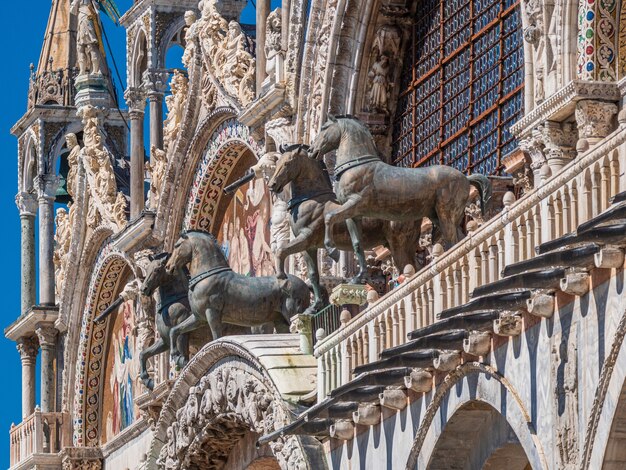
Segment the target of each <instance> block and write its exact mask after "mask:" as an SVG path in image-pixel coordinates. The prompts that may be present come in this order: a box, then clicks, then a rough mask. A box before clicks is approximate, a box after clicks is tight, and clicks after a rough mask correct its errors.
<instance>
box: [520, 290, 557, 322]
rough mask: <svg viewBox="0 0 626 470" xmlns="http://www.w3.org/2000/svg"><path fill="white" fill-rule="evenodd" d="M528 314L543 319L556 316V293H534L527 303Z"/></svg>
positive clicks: (542, 291)
mask: <svg viewBox="0 0 626 470" xmlns="http://www.w3.org/2000/svg"><path fill="white" fill-rule="evenodd" d="M526 308H527V309H528V313H530V314H531V315H535V316H537V317H541V318H551V317H552V315H553V314H554V293H553V292H549V291H544V290H541V291H537V292H534V293H533V295H532V297H531V298H530V299H528V300H527V301H526Z"/></svg>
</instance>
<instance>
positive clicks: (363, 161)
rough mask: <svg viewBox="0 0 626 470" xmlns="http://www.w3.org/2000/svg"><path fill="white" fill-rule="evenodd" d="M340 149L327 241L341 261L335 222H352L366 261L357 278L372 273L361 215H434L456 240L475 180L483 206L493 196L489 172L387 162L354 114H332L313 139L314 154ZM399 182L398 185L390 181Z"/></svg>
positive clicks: (386, 217) (391, 217)
mask: <svg viewBox="0 0 626 470" xmlns="http://www.w3.org/2000/svg"><path fill="white" fill-rule="evenodd" d="M332 150H337V152H336V161H337V164H336V166H335V178H336V179H337V184H336V187H335V189H336V193H337V199H338V201H339V203H340V204H341V206H340V207H337V208H335V209H332V210H330V211H329V212H328V213H326V214H325V215H324V219H325V225H326V230H325V237H324V245H325V246H326V249H327V250H328V253H329V255H330V256H331V257H333V259H335V261H337V260H338V259H339V252H338V250H337V248H336V244H335V240H334V233H333V231H334V226H335V225H336V224H337V223H340V222H343V221H347V220H352V221H351V222H348V230H349V231H350V236H351V239H352V246H353V248H354V251H355V253H356V254H357V257H358V259H359V260H363V262H360V263H359V265H360V271H359V273H358V275H357V277H356V278H355V279H354V280H353V281H359V280H361V279H362V278H363V277H364V276H365V274H366V266H365V263H364V260H365V255H364V253H363V242H362V231H361V219H362V218H363V217H372V218H378V219H384V220H395V221H412V220H421V219H422V218H423V217H428V218H429V219H430V220H431V221H433V223H434V224H435V225H438V226H439V228H440V230H441V233H442V235H443V239H444V242H445V244H446V245H447V246H448V247H450V246H452V245H454V244H455V243H456V242H457V241H458V240H459V238H460V236H461V235H462V232H461V229H460V224H461V221H462V219H463V215H464V212H465V206H466V205H467V203H468V201H469V198H470V185H472V186H475V187H476V188H477V189H478V192H479V194H480V198H481V207H482V211H483V213H484V210H485V206H486V204H487V202H488V201H489V199H490V197H491V182H490V181H489V179H488V178H487V177H486V176H484V175H471V176H465V175H463V173H461V172H460V171H458V170H456V169H454V168H452V167H449V166H440V165H436V166H429V167H426V168H400V167H395V166H392V165H388V164H386V163H384V162H383V161H382V160H381V159H380V158H379V157H378V150H377V149H376V145H375V143H374V139H373V137H372V134H371V133H370V131H369V130H368V129H367V127H366V126H365V125H364V124H362V123H361V122H360V121H358V120H357V119H355V118H352V117H340V118H335V117H331V118H330V119H329V121H328V122H326V123H325V124H324V125H323V126H322V129H321V131H320V133H319V134H318V136H317V137H316V139H315V141H314V142H313V146H312V148H311V149H310V151H309V156H310V157H311V158H314V159H320V158H322V157H323V156H324V155H325V154H326V153H328V152H330V151H332ZM390 182H393V184H390Z"/></svg>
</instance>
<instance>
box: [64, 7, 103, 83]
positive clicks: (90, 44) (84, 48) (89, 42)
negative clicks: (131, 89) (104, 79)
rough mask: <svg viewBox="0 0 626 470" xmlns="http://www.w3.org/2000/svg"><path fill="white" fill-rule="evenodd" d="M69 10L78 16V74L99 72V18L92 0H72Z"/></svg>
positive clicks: (100, 71) (100, 66) (100, 52)
mask: <svg viewBox="0 0 626 470" xmlns="http://www.w3.org/2000/svg"><path fill="white" fill-rule="evenodd" d="M70 11H71V12H72V13H73V14H74V15H77V16H78V36H77V38H76V44H77V46H78V66H79V68H80V75H89V74H101V73H102V63H103V60H102V58H103V54H102V50H101V48H100V38H99V30H100V19H99V17H98V9H97V7H96V6H95V4H94V2H93V0H74V1H73V3H72V6H71V7H70Z"/></svg>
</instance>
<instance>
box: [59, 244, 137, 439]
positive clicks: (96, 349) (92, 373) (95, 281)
mask: <svg viewBox="0 0 626 470" xmlns="http://www.w3.org/2000/svg"><path fill="white" fill-rule="evenodd" d="M93 266H94V269H93V270H92V273H91V279H90V281H89V290H88V293H87V297H86V302H85V303H84V305H85V307H84V310H83V312H82V315H80V318H81V320H80V322H81V325H80V335H79V337H78V338H77V339H78V340H79V342H78V343H70V344H68V349H69V348H71V347H72V345H73V344H79V346H78V353H77V355H76V359H75V360H76V367H75V372H74V377H73V379H70V380H66V381H65V382H66V387H70V386H71V385H70V384H74V390H73V394H71V393H69V390H66V391H65V393H66V395H73V406H72V418H73V424H74V438H73V442H74V445H75V446H77V447H83V446H87V447H94V446H97V445H98V444H99V438H100V432H101V416H100V414H101V413H100V412H101V409H102V402H101V394H102V389H103V381H104V377H103V374H104V367H103V364H104V362H103V361H104V353H105V351H106V339H107V330H108V328H109V324H110V322H111V319H110V317H109V318H108V319H106V320H104V321H102V322H98V323H93V320H94V318H95V317H96V316H98V315H99V314H101V313H102V312H104V310H106V308H107V307H108V306H109V305H110V304H111V303H112V302H113V301H114V300H115V299H116V297H117V295H118V294H119V292H120V291H121V289H122V288H123V287H124V286H123V285H122V283H123V282H124V281H125V280H127V279H129V278H130V277H136V276H135V273H134V270H133V268H132V264H131V262H130V260H129V259H128V258H127V257H126V255H125V254H124V253H122V252H120V251H119V250H117V249H116V248H115V246H114V245H113V244H112V243H111V242H110V241H108V242H107V243H105V244H103V245H102V247H101V248H100V250H99V252H98V255H97V259H96V260H95V263H94V265H93ZM77 329H78V328H77ZM68 364H71V362H70V363H68Z"/></svg>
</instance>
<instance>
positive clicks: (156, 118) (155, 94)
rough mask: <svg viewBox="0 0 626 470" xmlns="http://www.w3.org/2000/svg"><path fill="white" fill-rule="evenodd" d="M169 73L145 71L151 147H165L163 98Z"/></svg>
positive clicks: (144, 81) (144, 79)
mask: <svg viewBox="0 0 626 470" xmlns="http://www.w3.org/2000/svg"><path fill="white" fill-rule="evenodd" d="M168 78H169V73H168V72H167V71H164V70H149V71H146V72H145V73H144V77H143V83H144V89H145V90H146V91H147V94H148V101H149V103H150V148H152V147H156V148H158V149H163V99H164V97H165V91H166V90H167V86H168V84H167V82H168Z"/></svg>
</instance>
